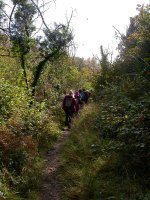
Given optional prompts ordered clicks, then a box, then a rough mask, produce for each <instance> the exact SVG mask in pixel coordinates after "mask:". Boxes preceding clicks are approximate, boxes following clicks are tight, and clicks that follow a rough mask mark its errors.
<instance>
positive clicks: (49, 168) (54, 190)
mask: <svg viewBox="0 0 150 200" xmlns="http://www.w3.org/2000/svg"><path fill="white" fill-rule="evenodd" d="M68 135H69V132H68V131H64V132H63V133H62V136H61V137H60V138H59V139H58V141H57V142H56V144H54V146H53V148H52V150H50V151H49V152H48V153H47V154H46V155H45V158H44V167H43V180H42V181H43V182H42V188H41V200H60V196H59V195H60V191H61V187H60V184H59V181H58V179H57V170H58V167H59V162H58V158H59V152H60V147H61V146H62V145H63V144H64V143H65V141H66V140H67V137H68Z"/></svg>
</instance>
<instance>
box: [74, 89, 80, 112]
mask: <svg viewBox="0 0 150 200" xmlns="http://www.w3.org/2000/svg"><path fill="white" fill-rule="evenodd" d="M74 97H75V100H76V114H78V112H79V110H80V101H81V100H80V94H79V92H78V91H76V92H75V94H74Z"/></svg>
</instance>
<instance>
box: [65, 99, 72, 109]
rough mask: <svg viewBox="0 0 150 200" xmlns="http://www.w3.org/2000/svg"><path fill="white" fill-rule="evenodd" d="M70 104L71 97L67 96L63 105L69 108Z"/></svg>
mask: <svg viewBox="0 0 150 200" xmlns="http://www.w3.org/2000/svg"><path fill="white" fill-rule="evenodd" d="M71 105H72V97H67V98H66V100H65V107H66V108H71Z"/></svg>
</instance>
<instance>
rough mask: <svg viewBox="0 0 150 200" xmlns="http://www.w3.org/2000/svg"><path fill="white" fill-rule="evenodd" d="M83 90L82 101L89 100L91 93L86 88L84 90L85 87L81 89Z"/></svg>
mask: <svg viewBox="0 0 150 200" xmlns="http://www.w3.org/2000/svg"><path fill="white" fill-rule="evenodd" d="M83 92H84V95H85V97H84V102H85V103H88V100H89V97H90V96H91V93H90V92H89V91H88V90H85V89H83Z"/></svg>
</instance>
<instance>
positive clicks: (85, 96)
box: [79, 88, 90, 105]
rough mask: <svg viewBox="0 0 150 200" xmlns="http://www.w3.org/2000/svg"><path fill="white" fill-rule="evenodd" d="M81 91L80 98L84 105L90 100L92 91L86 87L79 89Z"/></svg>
mask: <svg viewBox="0 0 150 200" xmlns="http://www.w3.org/2000/svg"><path fill="white" fill-rule="evenodd" d="M79 93H80V99H81V102H82V104H83V105H84V104H85V103H87V102H88V98H89V96H90V93H89V92H88V91H86V90H85V89H84V88H83V89H80V90H79Z"/></svg>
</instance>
